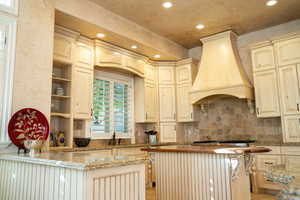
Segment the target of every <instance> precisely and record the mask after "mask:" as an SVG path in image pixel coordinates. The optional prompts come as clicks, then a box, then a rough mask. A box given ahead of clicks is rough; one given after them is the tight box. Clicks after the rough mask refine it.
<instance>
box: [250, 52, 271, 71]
mask: <svg viewBox="0 0 300 200" xmlns="http://www.w3.org/2000/svg"><path fill="white" fill-rule="evenodd" d="M251 55H252V64H253V71H254V72H256V71H262V70H268V69H275V59H274V50H273V46H264V47H261V48H258V49H254V50H252V52H251Z"/></svg>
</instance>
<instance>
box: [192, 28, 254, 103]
mask: <svg viewBox="0 0 300 200" xmlns="http://www.w3.org/2000/svg"><path fill="white" fill-rule="evenodd" d="M236 39H237V35H236V34H235V33H234V32H232V31H226V32H222V33H219V34H216V35H213V36H209V37H206V38H203V39H201V42H202V43H203V53H202V59H201V62H200V63H199V71H198V74H197V77H196V79H195V82H194V84H193V86H192V89H191V92H190V100H191V103H192V104H201V103H203V102H205V101H210V100H215V99H218V98H221V97H224V96H233V97H237V98H240V99H248V100H251V99H253V89H252V85H251V83H250V82H249V79H248V77H247V75H246V73H245V71H244V69H243V67H242V64H241V59H240V56H239V53H238V49H237V45H236Z"/></svg>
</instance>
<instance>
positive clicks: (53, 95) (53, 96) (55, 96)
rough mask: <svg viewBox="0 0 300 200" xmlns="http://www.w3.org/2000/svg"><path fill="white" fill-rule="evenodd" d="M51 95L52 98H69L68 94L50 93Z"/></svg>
mask: <svg viewBox="0 0 300 200" xmlns="http://www.w3.org/2000/svg"><path fill="white" fill-rule="evenodd" d="M51 97H52V98H57V99H69V98H71V97H70V96H63V95H56V94H52V95H51Z"/></svg>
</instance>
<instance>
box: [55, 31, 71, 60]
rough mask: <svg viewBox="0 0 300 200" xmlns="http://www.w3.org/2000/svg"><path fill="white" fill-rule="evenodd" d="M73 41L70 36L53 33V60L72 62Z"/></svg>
mask: <svg viewBox="0 0 300 200" xmlns="http://www.w3.org/2000/svg"><path fill="white" fill-rule="evenodd" d="M74 41H75V40H73V39H72V38H69V37H67V36H65V35H61V34H59V33H55V35H54V49H53V51H54V55H53V56H54V60H57V61H60V62H65V63H72V54H73V49H74V48H73V46H74Z"/></svg>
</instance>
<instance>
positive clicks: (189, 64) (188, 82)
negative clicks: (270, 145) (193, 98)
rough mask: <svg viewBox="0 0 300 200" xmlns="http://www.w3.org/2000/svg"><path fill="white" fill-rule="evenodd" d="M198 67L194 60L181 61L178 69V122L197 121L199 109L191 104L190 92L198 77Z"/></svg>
mask: <svg viewBox="0 0 300 200" xmlns="http://www.w3.org/2000/svg"><path fill="white" fill-rule="evenodd" d="M197 69H198V68H197V65H196V64H195V63H194V62H193V60H192V59H185V60H182V61H179V62H178V63H177V67H176V97H177V102H176V105H177V122H191V121H197V120H198V116H199V107H198V106H194V105H192V104H191V103H190V94H189V92H190V90H191V88H192V85H193V81H194V79H195V77H196V75H197V71H198V70H197Z"/></svg>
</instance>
